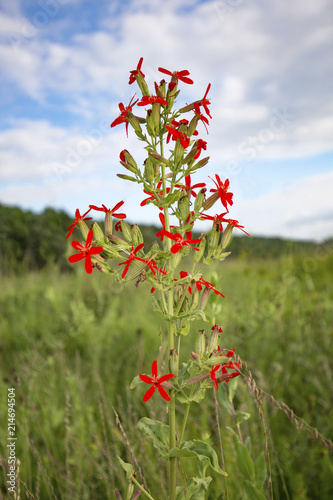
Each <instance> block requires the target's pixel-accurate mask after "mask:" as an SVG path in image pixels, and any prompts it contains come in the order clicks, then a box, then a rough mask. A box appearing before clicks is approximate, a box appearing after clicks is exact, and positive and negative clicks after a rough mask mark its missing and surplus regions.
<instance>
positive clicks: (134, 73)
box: [128, 57, 145, 85]
mask: <svg viewBox="0 0 333 500" xmlns="http://www.w3.org/2000/svg"><path fill="white" fill-rule="evenodd" d="M142 63H143V57H140V60H139V62H138V65H137V67H136V69H133V70H132V71H130V78H129V82H128V83H129V84H130V85H132V83H134V82H135V80H136V78H135V77H136V76H137V75H138V74H141V75H142V78H144V77H145V75H144V74H143V73H142V71H141V66H142Z"/></svg>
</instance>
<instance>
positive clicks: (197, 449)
mask: <svg viewBox="0 0 333 500" xmlns="http://www.w3.org/2000/svg"><path fill="white" fill-rule="evenodd" d="M169 457H170V458H172V457H184V458H193V457H197V458H198V459H199V460H200V461H202V460H207V459H208V460H209V463H210V466H211V467H212V469H214V471H215V472H217V473H218V474H221V475H223V476H227V475H228V474H227V473H226V472H225V471H223V470H222V469H221V467H220V466H219V462H218V458H217V454H216V452H215V450H214V449H213V448H212V447H211V446H210V445H209V444H208V443H205V442H204V441H200V440H199V439H194V440H193V441H184V443H183V444H182V445H181V447H180V448H172V450H170V453H169ZM253 467H254V466H253Z"/></svg>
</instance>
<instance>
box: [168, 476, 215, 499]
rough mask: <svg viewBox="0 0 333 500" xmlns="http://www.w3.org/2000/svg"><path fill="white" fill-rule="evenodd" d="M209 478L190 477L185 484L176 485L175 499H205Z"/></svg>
mask: <svg viewBox="0 0 333 500" xmlns="http://www.w3.org/2000/svg"><path fill="white" fill-rule="evenodd" d="M211 480H212V478H211V477H209V476H208V477H203V478H201V477H192V479H191V480H190V481H189V482H188V483H187V485H186V486H178V487H177V490H176V500H205V498H206V493H207V491H208V488H209V484H210V482H211ZM185 494H186V496H185Z"/></svg>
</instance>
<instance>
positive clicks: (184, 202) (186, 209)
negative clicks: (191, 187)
mask: <svg viewBox="0 0 333 500" xmlns="http://www.w3.org/2000/svg"><path fill="white" fill-rule="evenodd" d="M178 210H179V212H180V216H181V218H182V219H183V221H186V219H187V217H188V216H189V213H190V200H189V199H188V196H187V195H185V196H182V198H180V200H179V201H178Z"/></svg>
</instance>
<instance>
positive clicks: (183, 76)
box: [158, 68, 193, 84]
mask: <svg viewBox="0 0 333 500" xmlns="http://www.w3.org/2000/svg"><path fill="white" fill-rule="evenodd" d="M158 71H160V72H161V73H164V74H165V75H169V76H171V77H172V80H174V82H175V83H178V80H180V81H181V82H184V83H188V84H192V83H193V80H191V78H187V77H188V75H189V74H190V72H189V71H187V69H183V70H182V71H173V72H172V71H169V70H168V69H164V68H158Z"/></svg>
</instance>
